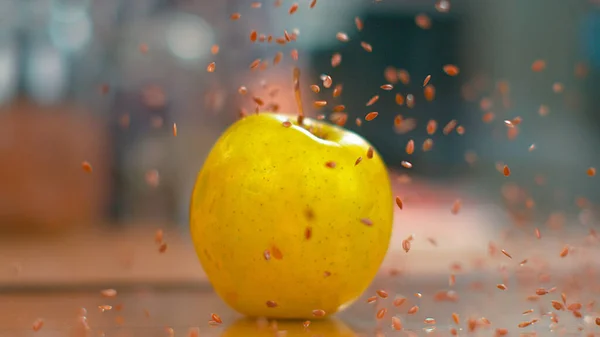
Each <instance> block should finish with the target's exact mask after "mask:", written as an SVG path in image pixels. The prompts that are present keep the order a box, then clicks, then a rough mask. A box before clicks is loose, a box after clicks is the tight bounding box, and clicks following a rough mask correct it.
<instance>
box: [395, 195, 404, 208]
mask: <svg viewBox="0 0 600 337" xmlns="http://www.w3.org/2000/svg"><path fill="white" fill-rule="evenodd" d="M396 205H398V208H400V209H402V207H404V205H403V204H402V199H400V197H396Z"/></svg>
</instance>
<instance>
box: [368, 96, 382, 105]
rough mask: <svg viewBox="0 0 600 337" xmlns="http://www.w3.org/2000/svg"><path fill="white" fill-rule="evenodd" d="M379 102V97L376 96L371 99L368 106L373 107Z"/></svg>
mask: <svg viewBox="0 0 600 337" xmlns="http://www.w3.org/2000/svg"><path fill="white" fill-rule="evenodd" d="M378 100H379V95H375V96H373V97H371V99H369V101H368V102H367V104H366V106H371V105H373V104H375V102H377V101H378Z"/></svg>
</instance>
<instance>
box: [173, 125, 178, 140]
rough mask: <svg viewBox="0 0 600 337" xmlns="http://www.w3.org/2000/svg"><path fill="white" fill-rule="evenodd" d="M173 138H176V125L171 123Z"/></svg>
mask: <svg viewBox="0 0 600 337" xmlns="http://www.w3.org/2000/svg"><path fill="white" fill-rule="evenodd" d="M173 137H177V123H173Z"/></svg>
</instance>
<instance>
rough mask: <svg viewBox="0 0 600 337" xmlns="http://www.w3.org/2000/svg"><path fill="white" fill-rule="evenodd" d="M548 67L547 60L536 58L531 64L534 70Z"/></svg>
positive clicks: (538, 70)
mask: <svg viewBox="0 0 600 337" xmlns="http://www.w3.org/2000/svg"><path fill="white" fill-rule="evenodd" d="M544 69H546V61H544V60H535V61H533V63H532V64H531V70H532V71H534V72H536V73H537V72H540V71H543V70H544Z"/></svg>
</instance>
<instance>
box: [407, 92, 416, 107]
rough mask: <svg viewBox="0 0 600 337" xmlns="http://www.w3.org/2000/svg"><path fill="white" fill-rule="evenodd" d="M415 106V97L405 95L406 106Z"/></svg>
mask: <svg viewBox="0 0 600 337" xmlns="http://www.w3.org/2000/svg"><path fill="white" fill-rule="evenodd" d="M414 106H415V97H414V96H413V95H412V94H408V95H406V107H408V108H411V109H412V108H413V107H414Z"/></svg>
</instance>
